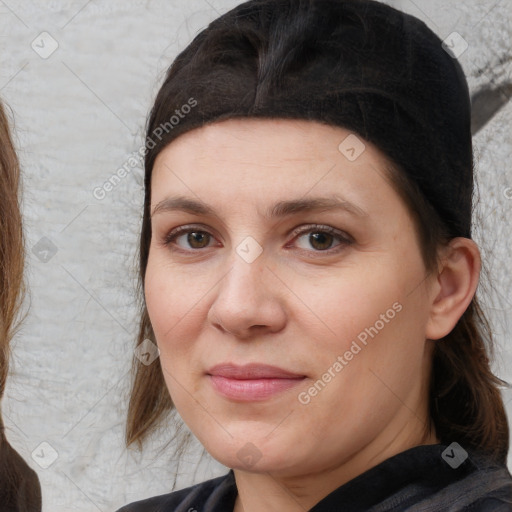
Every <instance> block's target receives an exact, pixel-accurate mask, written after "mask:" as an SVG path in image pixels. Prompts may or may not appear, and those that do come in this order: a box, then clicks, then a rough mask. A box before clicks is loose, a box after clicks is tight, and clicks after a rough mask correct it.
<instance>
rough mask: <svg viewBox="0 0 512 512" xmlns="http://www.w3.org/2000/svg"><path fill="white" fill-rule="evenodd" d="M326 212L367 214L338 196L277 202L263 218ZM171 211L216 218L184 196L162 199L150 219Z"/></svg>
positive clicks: (200, 203) (212, 211) (203, 205)
mask: <svg viewBox="0 0 512 512" xmlns="http://www.w3.org/2000/svg"><path fill="white" fill-rule="evenodd" d="M328 210H344V211H346V212H348V213H351V214H352V215H356V216H358V217H367V216H368V213H367V212H365V211H364V210H363V209H362V208H361V207H359V206H357V205H355V204H354V203H351V202H349V201H347V200H345V199H343V198H341V197H339V196H336V195H332V196H329V197H312V198H308V199H304V198H300V199H291V200H286V201H284V200H283V201H278V202H277V203H275V204H274V205H273V206H271V207H270V208H269V209H267V211H266V213H265V215H264V217H265V218H267V219H274V218H279V217H285V216H287V215H291V214H294V213H300V212H308V211H328ZM172 211H185V212H187V213H191V214H194V215H211V216H214V217H218V214H217V212H216V211H215V209H214V208H213V207H211V206H210V205H208V204H206V203H204V202H203V201H201V200H198V199H192V198H188V197H184V196H173V197H167V198H165V199H163V200H162V201H160V202H159V203H158V204H157V205H156V206H155V208H154V209H153V212H152V213H151V217H153V215H155V214H157V213H164V212H172Z"/></svg>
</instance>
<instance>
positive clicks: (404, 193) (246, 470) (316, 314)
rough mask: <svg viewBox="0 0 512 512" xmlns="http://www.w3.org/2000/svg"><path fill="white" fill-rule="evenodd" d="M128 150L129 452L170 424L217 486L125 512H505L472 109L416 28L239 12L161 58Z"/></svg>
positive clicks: (439, 49)
mask: <svg viewBox="0 0 512 512" xmlns="http://www.w3.org/2000/svg"><path fill="white" fill-rule="evenodd" d="M146 149H147V152H146V157H145V172H146V175H145V187H146V194H145V204H144V217H143V224H142V233H141V244H140V278H141V289H142V291H143V293H144V301H143V303H144V306H143V311H142V319H141V327H140V332H139V340H138V343H139V344H140V343H142V342H143V345H141V348H140V350H139V352H141V351H142V350H144V354H145V355H146V356H147V357H146V359H144V358H141V360H142V362H139V360H138V359H136V374H135V379H134V384H133V390H132V396H131V401H130V408H129V414H128V424H127V443H128V445H131V444H134V443H135V444H139V446H140V445H141V444H142V441H143V440H144V438H145V437H146V436H147V435H148V434H149V433H150V432H151V431H152V430H153V429H154V428H155V427H156V426H157V425H158V424H159V423H160V424H161V422H162V421H163V420H164V418H165V417H166V415H167V413H168V412H169V411H170V410H171V409H172V408H174V407H175V408H176V409H177V411H178V412H179V414H180V416H181V418H182V419H183V420H184V422H185V423H186V425H187V426H188V427H189V428H190V430H191V431H192V432H193V434H194V435H195V436H196V437H197V438H198V439H199V441H200V442H201V443H202V444H203V446H204V447H205V449H206V450H207V451H208V452H209V453H210V454H211V455H212V456H213V457H214V458H215V459H217V460H218V461H220V462H221V463H222V464H224V465H225V466H227V467H229V468H230V471H229V473H228V474H227V475H225V476H223V477H220V478H216V479H212V480H209V481H207V482H204V483H201V484H198V485H195V486H193V487H190V488H187V489H183V490H180V491H177V492H173V493H171V494H167V495H164V496H158V497H154V498H149V499H146V500H144V501H140V502H137V503H134V504H132V505H128V506H126V507H124V508H122V509H121V510H122V511H123V512H128V511H136V512H145V511H157V510H158V511H162V512H163V511H175V512H185V511H188V512H191V511H204V512H206V511H208V512H213V511H215V512H217V511H219V512H220V511H222V512H226V511H235V512H241V511H244V512H261V511H265V512H271V511H278V510H279V511H283V510H285V511H305V510H311V511H314V512H325V511H340V510H343V511H344V512H346V511H363V510H364V511H368V510H372V511H381V512H383V511H402V510H415V511H441V510H445V511H459V510H471V511H474V512H476V511H479V512H484V511H491V510H492V511H502V512H504V511H511V510H512V479H511V476H510V473H509V471H508V470H507V467H506V459H507V453H508V449H509V431H508V423H507V418H506V413H505V410H504V406H503V401H502V398H501V395H500V391H499V386H500V385H501V384H504V383H503V381H501V380H500V379H498V378H497V377H496V376H494V375H493V373H492V372H491V369H490V363H489V358H488V350H490V348H491V345H490V342H491V335H490V331H489V330H488V328H487V323H486V320H485V316H484V315H483V313H482V311H481V309H480V307H479V305H478V302H477V299H476V297H475V291H476V288H477V284H478V280H479V272H480V255H479V250H478V247H477V245H476V243H475V242H474V241H473V240H472V239H471V231H472V229H471V228H472V226H471V211H472V192H473V157H472V142H471V133H470V102H469V93H468V88H467V83H466V80H465V78H464V75H463V72H462V69H461V67H460V65H459V63H458V62H457V61H456V59H455V58H454V57H453V55H452V54H449V53H447V52H446V51H445V49H444V48H443V45H442V42H441V40H440V39H439V38H438V37H437V36H436V35H435V34H434V33H433V32H432V31H430V30H429V29H428V28H427V27H426V25H425V24H424V23H422V22H421V21H419V20H417V19H416V18H414V17H411V16H408V15H405V14H403V13H401V12H399V11H397V10H394V9H392V8H390V7H388V6H386V5H383V4H380V3H378V2H373V1H369V0H360V1H357V0H316V1H312V0H311V1H306V0H304V1H302V0H253V1H249V2H246V3H244V4H242V5H240V6H238V7H236V8H235V9H233V10H232V11H230V12H228V13H227V14H224V15H223V16H221V17H220V18H219V19H217V20H215V21H214V22H212V23H211V24H210V25H209V26H208V27H207V28H206V29H205V30H203V31H202V32H201V33H200V34H199V35H198V36H197V37H196V38H195V39H194V40H193V42H192V43H191V44H190V45H189V46H188V47H187V48H186V49H185V50H184V51H183V52H182V53H180V55H178V57H177V58H176V60H175V61H174V63H173V65H172V66H171V68H170V69H169V71H168V74H167V77H166V80H165V82H164V84H163V85H162V87H161V89H160V92H159V94H158V96H157V98H156V101H155V104H154V107H153V109H152V112H151V116H150V119H149V124H148V130H147V144H146ZM151 343H155V344H156V345H157V346H158V349H159V351H160V356H159V358H157V359H156V360H155V361H154V362H151V359H152V356H151V354H155V353H156V348H153V351H151Z"/></svg>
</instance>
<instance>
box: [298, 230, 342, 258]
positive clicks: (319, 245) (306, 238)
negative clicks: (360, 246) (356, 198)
mask: <svg viewBox="0 0 512 512" xmlns="http://www.w3.org/2000/svg"><path fill="white" fill-rule="evenodd" d="M294 235H296V238H295V242H294V245H296V246H297V247H298V248H299V249H302V250H306V251H308V252H310V253H315V252H322V251H324V252H327V251H330V250H331V249H332V250H333V251H334V250H337V249H342V248H343V247H344V246H347V245H350V244H351V243H352V240H351V239H350V237H349V235H347V234H346V233H344V232H343V231H339V230H337V229H335V228H333V227H331V226H321V225H317V226H309V228H308V229H304V228H302V229H299V230H296V231H295V232H294ZM330 252H332V251H330Z"/></svg>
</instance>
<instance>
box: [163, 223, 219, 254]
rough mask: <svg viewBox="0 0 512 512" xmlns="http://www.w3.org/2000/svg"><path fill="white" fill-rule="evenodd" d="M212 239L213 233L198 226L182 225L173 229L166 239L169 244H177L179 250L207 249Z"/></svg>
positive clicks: (165, 242)
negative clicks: (199, 228) (187, 226)
mask: <svg viewBox="0 0 512 512" xmlns="http://www.w3.org/2000/svg"><path fill="white" fill-rule="evenodd" d="M211 241H212V235H211V234H210V233H208V232H207V231H201V230H198V229H197V228H195V229H194V228H190V227H189V228H186V227H182V226H180V227H179V228H177V229H175V230H173V231H171V232H170V233H169V234H168V235H167V236H166V237H165V239H164V244H165V245H167V246H176V247H175V248H176V249H177V250H183V251H187V250H188V251H190V250H192V249H206V248H207V247H208V246H209V245H210V242H211Z"/></svg>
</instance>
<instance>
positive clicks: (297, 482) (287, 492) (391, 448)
mask: <svg viewBox="0 0 512 512" xmlns="http://www.w3.org/2000/svg"><path fill="white" fill-rule="evenodd" d="M438 443H439V440H438V439H437V437H436V434H435V432H432V433H430V434H426V435H425V436H423V437H421V438H420V439H416V441H412V442H411V439H409V440H408V441H407V440H406V441H405V442H402V443H400V444H397V443H395V442H392V443H390V444H389V445H387V446H385V447H384V448H382V447H381V449H379V450H377V451H375V448H376V447H375V446H374V445H371V446H370V445H368V446H367V447H365V448H364V449H363V450H361V451H360V452H358V453H356V454H355V455H353V456H352V457H350V458H349V459H348V460H346V461H344V462H343V463H342V464H340V465H338V466H337V467H335V468H329V469H327V470H325V471H323V472H315V473H310V474H303V475H297V476H294V477H277V476H275V475H272V474H270V473H252V472H248V471H243V470H238V469H235V470H234V474H235V479H236V485H237V489H238V496H237V498H236V502H235V507H234V509H233V512H260V511H261V510H265V511H266V512H277V511H279V512H281V511H282V510H286V511H287V512H305V511H307V510H310V509H311V508H312V507H313V506H314V505H316V504H317V503H318V502H320V501H321V500H322V499H323V498H325V497H326V496H327V495H328V494H330V493H331V492H332V491H334V490H335V489H337V488H338V487H340V486H341V485H343V484H345V483H347V482H349V481H350V480H352V479H353V478H355V477H356V476H358V475H360V474H362V473H364V472H365V471H367V470H368V469H371V468H372V467H374V466H376V465H378V464H379V463H381V462H383V461H384V460H386V459H388V458H390V457H392V456H394V455H396V454H398V453H401V452H403V451H405V450H407V449H409V448H413V447H414V446H419V445H428V444H438ZM370 453H371V454H372V455H371V456H370V455H369V454H370Z"/></svg>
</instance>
